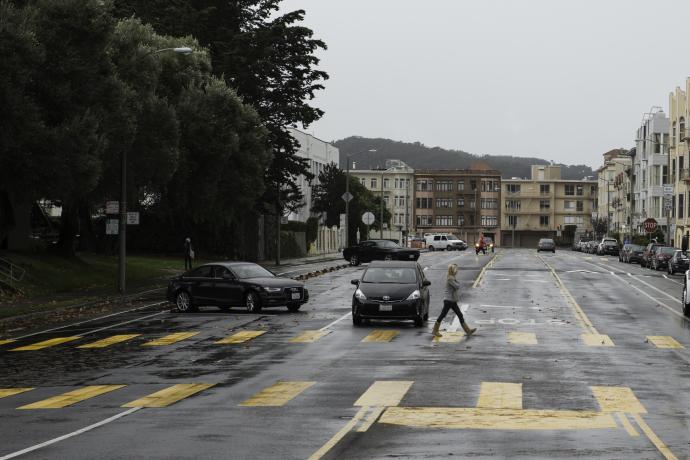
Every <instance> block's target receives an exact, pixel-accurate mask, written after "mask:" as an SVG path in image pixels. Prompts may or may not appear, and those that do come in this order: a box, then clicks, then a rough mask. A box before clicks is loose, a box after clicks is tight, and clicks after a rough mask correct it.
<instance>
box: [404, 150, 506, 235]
mask: <svg viewBox="0 0 690 460" xmlns="http://www.w3.org/2000/svg"><path fill="white" fill-rule="evenodd" d="M500 199H501V174H500V173H499V172H498V171H496V170H493V169H491V168H490V166H488V165H487V164H485V163H483V162H477V163H476V164H474V165H472V166H471V169H466V170H417V171H415V174H414V226H415V232H416V233H417V235H419V236H422V235H424V234H425V233H441V232H443V233H453V234H454V235H456V236H458V237H459V238H461V239H463V240H465V241H467V243H468V244H474V243H475V242H476V241H478V240H479V237H480V236H481V235H484V236H487V237H491V238H492V239H493V240H494V241H495V242H496V243H499V242H500V224H501V216H500V210H499V203H500Z"/></svg>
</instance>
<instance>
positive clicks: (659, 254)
mask: <svg viewBox="0 0 690 460" xmlns="http://www.w3.org/2000/svg"><path fill="white" fill-rule="evenodd" d="M674 252H676V249H675V248H672V247H669V246H657V248H656V249H654V252H653V253H652V254H653V255H652V258H651V260H652V263H651V267H650V268H651V269H652V270H661V269H662V268H666V267H667V266H668V261H669V260H671V257H673V253H674Z"/></svg>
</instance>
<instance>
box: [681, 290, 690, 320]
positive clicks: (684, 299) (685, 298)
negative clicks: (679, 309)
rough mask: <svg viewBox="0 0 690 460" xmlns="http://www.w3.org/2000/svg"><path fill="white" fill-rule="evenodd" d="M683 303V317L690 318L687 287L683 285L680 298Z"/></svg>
mask: <svg viewBox="0 0 690 460" xmlns="http://www.w3.org/2000/svg"><path fill="white" fill-rule="evenodd" d="M681 302H682V303H683V314H684V315H685V316H690V305H688V286H687V285H683V297H682V298H681Z"/></svg>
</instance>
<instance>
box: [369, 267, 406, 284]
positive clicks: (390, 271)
mask: <svg viewBox="0 0 690 460" xmlns="http://www.w3.org/2000/svg"><path fill="white" fill-rule="evenodd" d="M362 281H363V282H364V283H395V284H413V283H416V282H417V276H416V275H415V269H414V268H407V267H371V268H369V269H367V271H366V272H364V276H363V277H362Z"/></svg>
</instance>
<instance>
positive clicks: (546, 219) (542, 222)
mask: <svg viewBox="0 0 690 460" xmlns="http://www.w3.org/2000/svg"><path fill="white" fill-rule="evenodd" d="M539 225H541V226H542V227H548V226H549V216H539Z"/></svg>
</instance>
